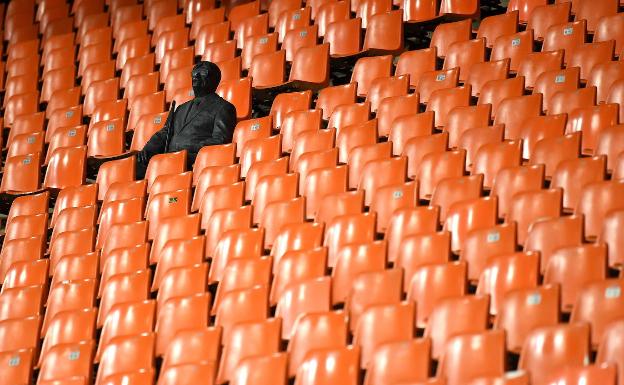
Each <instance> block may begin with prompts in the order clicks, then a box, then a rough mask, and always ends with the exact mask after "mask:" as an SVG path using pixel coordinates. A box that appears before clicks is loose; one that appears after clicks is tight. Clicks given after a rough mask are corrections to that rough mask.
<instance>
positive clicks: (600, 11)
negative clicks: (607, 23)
mask: <svg viewBox="0 0 624 385" xmlns="http://www.w3.org/2000/svg"><path fill="white" fill-rule="evenodd" d="M618 4H619V3H618V1H616V0H608V1H605V2H602V3H600V4H599V5H598V6H595V7H592V5H591V4H590V3H589V2H587V1H578V2H577V3H576V9H575V11H576V15H575V18H576V20H581V19H586V20H587V29H588V30H589V31H590V32H593V31H595V30H596V26H597V24H598V23H599V21H600V19H601V18H602V17H605V16H611V15H615V14H616V13H617V11H618Z"/></svg>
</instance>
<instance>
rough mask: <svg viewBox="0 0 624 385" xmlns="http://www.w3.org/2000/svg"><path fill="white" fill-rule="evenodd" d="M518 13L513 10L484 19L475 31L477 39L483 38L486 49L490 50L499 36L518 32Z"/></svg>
mask: <svg viewBox="0 0 624 385" xmlns="http://www.w3.org/2000/svg"><path fill="white" fill-rule="evenodd" d="M518 16H519V12H518V11H517V10H513V11H510V12H506V13H503V14H500V15H493V16H488V17H484V18H483V19H482V20H481V24H480V25H479V30H478V31H477V38H484V39H485V44H486V46H487V47H489V48H491V47H492V46H493V45H494V42H495V41H496V39H497V38H498V37H499V36H504V35H511V34H514V33H516V32H518Z"/></svg>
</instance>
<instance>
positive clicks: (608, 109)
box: [566, 104, 618, 155]
mask: <svg viewBox="0 0 624 385" xmlns="http://www.w3.org/2000/svg"><path fill="white" fill-rule="evenodd" d="M617 116H618V105H617V104H601V105H599V106H595V107H584V108H577V109H575V110H572V111H570V113H569V114H568V124H567V127H566V131H567V132H579V131H580V132H582V133H583V135H582V136H581V152H582V153H583V154H588V155H589V154H592V153H593V152H594V149H595V147H596V142H597V138H598V136H599V135H600V132H601V131H602V130H604V129H606V128H608V127H611V126H613V125H615V124H617V120H618V119H617Z"/></svg>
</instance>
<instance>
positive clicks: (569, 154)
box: [529, 133, 581, 178]
mask: <svg viewBox="0 0 624 385" xmlns="http://www.w3.org/2000/svg"><path fill="white" fill-rule="evenodd" d="M531 152H532V153H531V158H530V159H529V164H532V165H533V164H540V163H541V164H544V166H545V176H546V178H551V177H552V176H553V174H554V173H555V170H556V169H557V166H558V165H559V163H560V162H562V161H564V160H569V159H576V158H578V157H579V155H580V152H581V137H580V134H579V133H573V134H568V135H564V136H555V137H550V138H548V137H547V138H544V139H541V140H539V141H537V142H536V143H535V145H534V146H533V150H532V151H531Z"/></svg>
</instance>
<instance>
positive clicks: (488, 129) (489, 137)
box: [457, 123, 518, 187]
mask: <svg viewBox="0 0 624 385" xmlns="http://www.w3.org/2000/svg"><path fill="white" fill-rule="evenodd" d="M504 135H505V126H504V125H503V124H500V123H499V124H495V125H493V126H483V127H477V128H469V129H467V130H466V131H464V132H463V133H462V134H461V135H460V136H459V140H458V142H457V147H458V148H462V149H465V150H466V168H467V169H468V170H472V171H473V174H474V170H475V167H477V166H479V167H483V159H484V158H488V157H490V156H496V153H497V152H498V153H499V154H504V153H506V152H507V153H509V152H512V151H509V148H511V147H513V146H509V143H506V142H503V137H504ZM514 142H516V143H514V144H515V146H517V145H518V143H517V141H514ZM486 146H487V148H483V149H482V147H486ZM505 147H509V148H508V150H503V149H504V148H505ZM496 149H498V150H496ZM477 156H478V157H477ZM476 161H480V162H481V164H480V165H477V163H475V162H476ZM492 166H493V167H496V166H495V165H494V164H493V165H492ZM486 167H487V166H486ZM487 171H491V170H487ZM487 173H488V172H486V173H485V174H487ZM485 176H487V179H488V184H489V185H488V187H491V183H492V179H493V178H492V175H485Z"/></svg>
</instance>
